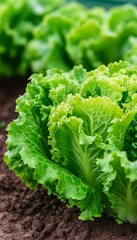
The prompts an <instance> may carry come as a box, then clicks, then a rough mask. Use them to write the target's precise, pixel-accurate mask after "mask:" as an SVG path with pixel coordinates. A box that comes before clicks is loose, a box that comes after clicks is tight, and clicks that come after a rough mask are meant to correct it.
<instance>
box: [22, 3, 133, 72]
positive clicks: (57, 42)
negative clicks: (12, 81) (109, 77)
mask: <svg viewBox="0 0 137 240" xmlns="http://www.w3.org/2000/svg"><path fill="white" fill-rule="evenodd" d="M132 38H134V40H132ZM136 38H137V7H136V6H134V5H131V4H125V5H121V6H117V7H112V8H111V9H109V10H108V9H107V10H106V9H105V8H101V7H93V8H91V9H86V8H85V7H84V6H82V5H80V4H79V3H67V4H66V5H65V6H63V7H60V8H58V9H57V10H56V11H55V12H54V13H49V14H47V15H46V16H45V17H44V18H43V20H42V21H41V23H40V24H39V26H37V27H36V28H34V31H33V38H32V40H31V41H30V42H29V43H28V46H27V49H26V58H27V59H29V61H30V64H31V69H32V71H33V72H36V71H37V72H43V71H45V67H46V69H48V68H51V67H58V68H60V69H64V70H68V69H71V68H72V66H74V65H79V64H82V65H83V66H84V67H85V68H86V69H88V70H91V69H95V68H96V67H98V66H99V65H101V64H108V63H110V62H114V61H118V60H121V59H123V60H128V61H131V62H132V63H136V61H137V60H136V54H135V52H136V50H135V49H136Z"/></svg>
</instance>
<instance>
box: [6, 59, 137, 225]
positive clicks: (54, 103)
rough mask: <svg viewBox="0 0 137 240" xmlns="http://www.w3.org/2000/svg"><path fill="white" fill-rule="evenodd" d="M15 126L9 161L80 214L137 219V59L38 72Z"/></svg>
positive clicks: (20, 103) (28, 181) (19, 108)
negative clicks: (67, 70)
mask: <svg viewBox="0 0 137 240" xmlns="http://www.w3.org/2000/svg"><path fill="white" fill-rule="evenodd" d="M16 110H17V112H18V118H17V119H16V120H14V121H13V122H12V123H10V125H9V126H8V139H7V149H8V150H7V152H6V154H5V157H4V159H5V162H6V163H7V165H8V166H9V168H10V169H12V170H13V171H14V172H15V173H16V175H17V176H19V177H20V178H21V179H22V181H23V182H25V183H26V184H27V185H28V186H29V187H30V188H34V189H35V188H36V187H37V185H39V184H42V185H43V186H44V187H45V188H46V189H47V190H48V193H49V194H54V195H56V196H57V197H58V198H59V199H61V200H62V201H64V202H65V203H66V204H67V205H68V206H70V207H72V206H77V207H78V208H79V209H80V212H81V213H80V219H82V220H93V219H94V218H95V217H100V216H101V215H102V214H103V213H106V214H108V215H109V216H113V217H114V218H115V219H116V220H117V222H127V221H128V222H130V223H134V224H135V223H137V66H134V65H131V64H130V63H128V62H123V61H120V62H119V63H116V62H115V63H112V64H109V65H108V66H107V67H106V66H105V65H101V66H99V67H98V68H97V69H95V70H92V71H89V72H88V71H86V70H85V69H84V68H83V67H82V65H79V66H76V67H74V68H73V69H72V70H71V71H69V72H64V71H62V70H59V69H57V70H55V69H52V70H48V71H47V75H46V76H44V77H43V75H42V74H33V75H32V76H31V78H30V83H29V84H28V85H27V88H26V92H25V94H24V95H23V96H20V97H19V98H18V100H17V107H16Z"/></svg>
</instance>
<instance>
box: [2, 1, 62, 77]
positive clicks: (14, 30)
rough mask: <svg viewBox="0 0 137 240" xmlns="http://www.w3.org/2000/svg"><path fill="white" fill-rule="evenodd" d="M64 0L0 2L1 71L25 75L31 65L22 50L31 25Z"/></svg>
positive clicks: (34, 25) (28, 36) (27, 39)
mask: <svg viewBox="0 0 137 240" xmlns="http://www.w3.org/2000/svg"><path fill="white" fill-rule="evenodd" d="M65 2H66V1H65V0H46V1H44V0H30V1H27V0H20V1H17V0H5V1H2V2H1V3H0V75H1V76H4V77H8V76H15V75H25V74H26V73H27V70H28V69H29V68H30V66H29V63H28V62H27V61H26V60H25V57H24V51H25V47H26V45H27V43H28V42H29V41H30V39H31V38H32V31H33V28H34V27H36V26H37V25H38V24H39V23H40V22H41V20H42V18H43V15H46V14H48V13H49V12H51V11H54V10H55V9H56V8H58V7H60V6H61V5H62V4H64V3H65Z"/></svg>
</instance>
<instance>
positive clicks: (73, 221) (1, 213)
mask: <svg viewBox="0 0 137 240" xmlns="http://www.w3.org/2000/svg"><path fill="white" fill-rule="evenodd" d="M25 86H26V81H25V80H24V81H23V80H20V79H19V80H18V82H16V81H15V80H14V79H12V81H7V82H5V83H4V84H1V86H0V122H1V121H3V122H5V126H4V127H2V128H1V129H0V240H34V239H37V240H46V239H49V240H56V239H59V240H90V239H93V240H115V239H116V240H137V226H136V225H130V224H127V223H126V224H123V225H118V224H117V223H116V222H115V221H114V220H113V219H112V218H109V217H106V216H103V217H102V218H100V219H96V220H95V221H93V222H92V221H86V222H82V221H81V220H78V213H79V211H78V209H77V208H72V209H68V208H67V207H66V206H65V204H64V203H61V202H60V201H59V200H58V199H57V198H56V197H54V196H48V195H47V192H46V190H45V189H43V188H42V187H41V186H40V187H39V189H38V190H37V191H32V190H29V189H28V188H27V187H26V186H25V185H24V184H23V183H22V182H21V181H20V179H19V178H18V177H16V176H15V174H14V173H13V172H11V171H10V170H9V169H8V168H7V166H6V165H5V163H4V162H3V154H4V152H5V151H6V145H5V140H6V130H5V129H6V126H7V124H8V123H9V122H11V121H12V120H13V119H14V118H16V117H17V114H16V113H15V99H16V98H17V97H18V96H19V95H20V94H23V92H24V91H25Z"/></svg>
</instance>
